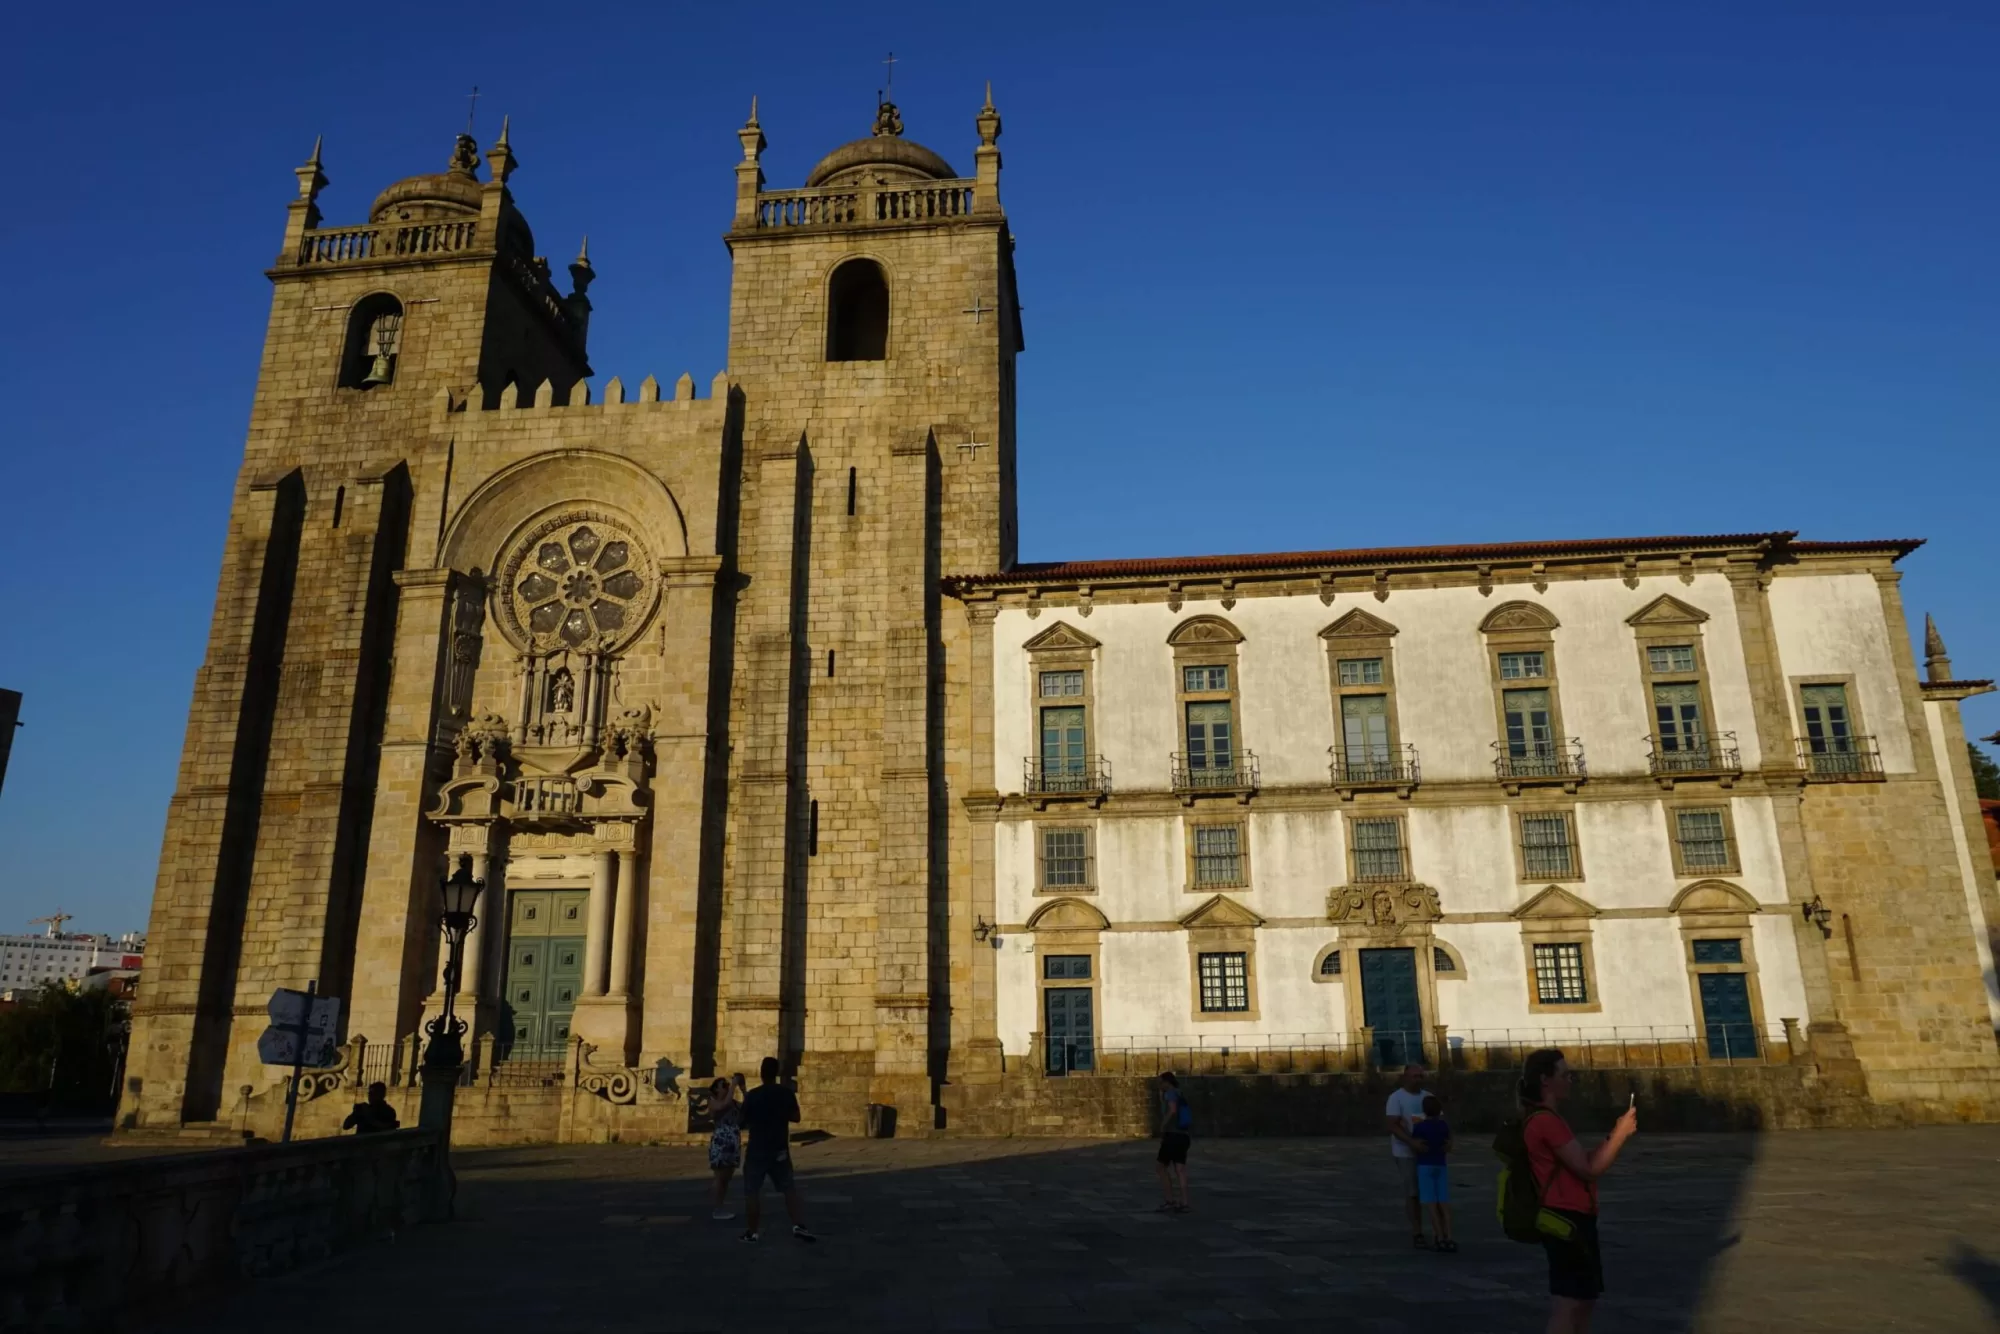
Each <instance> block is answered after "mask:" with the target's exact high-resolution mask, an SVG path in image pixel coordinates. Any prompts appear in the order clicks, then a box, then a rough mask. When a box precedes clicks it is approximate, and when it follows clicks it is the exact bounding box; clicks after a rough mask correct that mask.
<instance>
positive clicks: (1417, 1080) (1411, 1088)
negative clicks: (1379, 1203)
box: [1383, 1062, 1427, 1246]
mask: <svg viewBox="0 0 2000 1334" xmlns="http://www.w3.org/2000/svg"><path fill="white" fill-rule="evenodd" d="M1424 1094H1425V1089H1424V1068H1423V1066H1421V1065H1417V1064H1415V1063H1414V1062H1413V1063H1411V1064H1409V1065H1406V1066H1404V1067H1403V1077H1402V1079H1401V1080H1400V1081H1399V1082H1398V1083H1397V1085H1396V1087H1395V1088H1394V1089H1392V1090H1391V1091H1390V1093H1389V1105H1388V1106H1387V1107H1385V1108H1384V1109H1383V1120H1384V1122H1385V1123H1386V1124H1387V1125H1388V1128H1389V1154H1390V1161H1392V1162H1394V1163H1395V1164H1396V1175H1397V1176H1398V1177H1399V1178H1401V1180H1402V1183H1403V1198H1404V1201H1405V1203H1406V1204H1407V1205H1408V1207H1409V1214H1410V1233H1411V1236H1412V1239H1413V1244H1415V1245H1417V1246H1424V1245H1426V1244H1427V1243H1426V1242H1425V1241H1424V1206H1423V1204H1422V1203H1421V1202H1420V1201H1419V1200H1418V1198H1417V1147H1418V1146H1417V1141H1416V1140H1415V1139H1413V1138H1412V1137H1411V1135H1410V1127H1411V1126H1413V1125H1415V1124H1416V1123H1417V1122H1418V1121H1421V1120H1422V1119H1423V1115H1424Z"/></svg>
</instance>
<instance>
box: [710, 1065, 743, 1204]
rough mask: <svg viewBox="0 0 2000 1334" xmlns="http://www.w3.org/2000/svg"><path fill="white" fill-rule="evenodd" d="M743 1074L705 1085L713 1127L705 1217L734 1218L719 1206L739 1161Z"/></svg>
mask: <svg viewBox="0 0 2000 1334" xmlns="http://www.w3.org/2000/svg"><path fill="white" fill-rule="evenodd" d="M742 1090H743V1076H742V1075H740V1074H739V1075H736V1076H734V1077H732V1078H730V1079H717V1080H716V1081H715V1082H714V1083H713V1084H710V1085H709V1086H708V1116H709V1120H710V1121H712V1122H713V1123H714V1125H715V1129H714V1130H713V1131H711V1132H710V1133H709V1137H708V1167H709V1170H710V1171H711V1172H713V1173H714V1174H715V1194H714V1198H713V1199H712V1200H711V1201H710V1202H709V1203H710V1206H711V1207H710V1211H709V1215H708V1216H709V1217H710V1218H713V1219H715V1220H716V1221H717V1222H722V1221H725V1220H727V1219H731V1218H734V1217H736V1215H735V1214H733V1213H731V1212H729V1211H728V1210H726V1209H724V1208H723V1207H722V1202H723V1201H724V1200H725V1199H727V1198H729V1178H730V1177H732V1176H734V1175H736V1168H737V1166H738V1165H739V1164H741V1163H742V1161H743V1094H742Z"/></svg>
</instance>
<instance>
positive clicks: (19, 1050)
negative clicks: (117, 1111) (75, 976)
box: [0, 982, 125, 1111]
mask: <svg viewBox="0 0 2000 1334" xmlns="http://www.w3.org/2000/svg"><path fill="white" fill-rule="evenodd" d="M124 1019H125V1006H124V1005H123V1004H122V1003H121V1002H119V1001H116V1000H114V999H112V997H111V996H110V995H109V994H108V993H107V992H104V991H81V990H71V989H70V988H69V987H68V986H66V985H64V984H63V983H61V982H50V983H48V984H47V985H45V986H43V987H42V988H41V989H40V990H39V991H34V992H30V993H29V994H28V996H27V998H26V999H24V1000H21V1001H18V1002H16V1003H15V1004H13V1005H9V1006H5V1007H0V1092H6V1093H40V1094H43V1095H44V1097H45V1099H46V1101H47V1103H48V1105H50V1106H51V1107H57V1108H63V1109H66V1110H75V1111H84V1110H108V1109H109V1108H110V1106H111V1105H112V1104H113V1103H114V1102H115V1101H116V1100H117V1094H116V1092H115V1090H113V1089H112V1087H111V1081H112V1079H113V1078H114V1077H115V1076H116V1073H117V1059H118V1056H117V1049H118V1045H119V1043H120V1042H121V1041H122V1039H121V1038H120V1035H119V1029H120V1026H121V1025H122V1024H123V1022H124Z"/></svg>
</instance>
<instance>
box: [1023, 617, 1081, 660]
mask: <svg viewBox="0 0 2000 1334" xmlns="http://www.w3.org/2000/svg"><path fill="white" fill-rule="evenodd" d="M1025 647H1026V648H1027V650H1028V652H1030V653H1037V652H1040V651H1042V650H1044V649H1066V648H1096V647H1098V644H1097V641H1096V640H1095V639H1092V638H1091V637H1090V636H1089V635H1087V634H1085V633H1084V632H1083V631H1081V630H1079V629H1077V628H1076V627H1075V626H1073V625H1071V624H1069V623H1068V622H1067V621H1057V622H1056V623H1055V624H1054V625H1052V626H1050V627H1049V628H1048V629H1046V630H1044V631H1042V632H1041V633H1040V634H1038V635H1036V636H1035V637H1034V638H1033V639H1030V640H1029V641H1028V642H1027V644H1026V646H1025Z"/></svg>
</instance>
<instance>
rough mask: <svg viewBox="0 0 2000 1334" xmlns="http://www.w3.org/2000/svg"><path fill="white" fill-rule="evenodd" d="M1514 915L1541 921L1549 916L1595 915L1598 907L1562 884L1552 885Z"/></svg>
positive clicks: (1518, 918)
mask: <svg viewBox="0 0 2000 1334" xmlns="http://www.w3.org/2000/svg"><path fill="white" fill-rule="evenodd" d="M1514 916H1515V918H1516V919H1517V920H1519V921H1523V922H1532V921H1539V920H1542V919H1544V918H1549V917H1595V916H1597V909H1596V908H1595V907H1593V906H1592V905H1590V904H1589V903H1587V902H1585V901H1584V900H1582V899H1580V898H1578V897H1577V896H1576V895H1574V894H1572V893H1570V892H1569V891H1568V890H1566V889H1564V888H1563V887H1562V886H1561V885H1550V886H1549V887H1548V888H1547V889H1545V890H1543V891H1542V892H1541V893H1539V894H1537V895H1535V897H1533V898H1532V899H1529V900H1528V901H1527V902H1526V903H1524V904H1522V905H1521V906H1520V907H1518V908H1516V909H1514Z"/></svg>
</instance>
